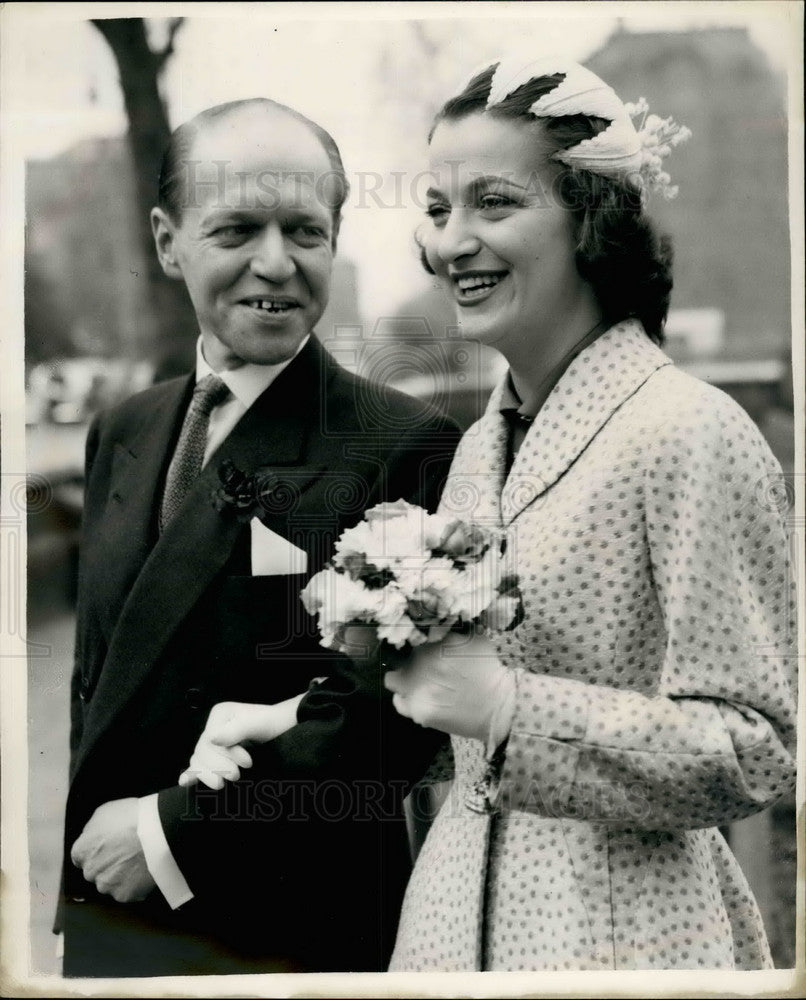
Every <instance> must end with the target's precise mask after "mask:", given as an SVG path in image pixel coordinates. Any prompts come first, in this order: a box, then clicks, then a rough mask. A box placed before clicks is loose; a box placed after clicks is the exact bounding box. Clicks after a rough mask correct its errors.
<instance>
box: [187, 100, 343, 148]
mask: <svg viewBox="0 0 806 1000" xmlns="http://www.w3.org/2000/svg"><path fill="white" fill-rule="evenodd" d="M220 108H221V110H220V111H219V110H217V108H215V107H214V108H208V109H206V110H204V111H200V112H199V113H198V114H197V115H195V116H194V117H193V118H191V119H189V120H188V121H187V122H185V124H184V127H185V128H187V129H188V131H189V132H190V143H189V144H188V152H189V151H190V149H191V148H192V147H193V146H194V145H195V143H196V140H197V139H198V138H199V136H200V135H201V134H202V133H203V132H208V131H209V130H210V129H211V128H214V127H215V126H216V125H223V124H225V123H226V122H227V120H228V119H230V118H233V117H236V116H237V115H238V114H244V113H247V112H249V111H252V110H257V109H260V110H261V111H262V112H263V113H264V114H266V115H267V116H271V115H274V116H275V117H277V118H285V119H287V120H288V121H291V122H294V123H295V124H297V125H299V126H300V128H302V129H304V131H305V132H307V133H308V135H310V136H311V137H312V138H313V139H314V141H315V142H316V144H317V145H318V146H319V147H320V148H321V149H322V151H323V152H324V154H325V156H326V157H327V158H328V161H329V160H330V157H329V155H328V151H327V149H326V148H325V145H324V143H323V142H322V139H321V138H320V137H319V136H318V135H317V134H316V131H315V129H314V128H313V127H312V123H311V122H308V121H303V120H302V118H300V117H298V114H295V113H294V111H293V110H292V109H291V108H288V107H285V106H284V105H282V104H278V103H276V102H275V101H272V100H271V99H270V98H267V97H254V98H247V99H246V100H244V101H243V102H233V103H232V104H231V106H230V105H226V104H225V105H221V106H220Z"/></svg>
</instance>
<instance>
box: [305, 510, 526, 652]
mask: <svg viewBox="0 0 806 1000" xmlns="http://www.w3.org/2000/svg"><path fill="white" fill-rule="evenodd" d="M505 541H506V540H505V538H504V537H503V535H501V534H500V533H497V532H493V531H490V530H488V529H486V528H484V527H482V526H480V525H478V524H474V523H472V522H468V521H462V520H460V519H458V518H456V517H452V516H450V515H446V514H429V513H428V512H427V511H425V510H423V509H422V508H421V507H415V506H413V505H412V504H409V503H406V501H404V500H397V501H396V502H394V503H382V504H379V505H378V506H377V507H373V508H372V509H371V510H368V511H367V512H366V514H365V515H364V519H363V520H362V521H361V522H360V523H359V524H357V525H356V526H355V527H354V528H350V529H348V530H347V531H345V532H344V533H343V534H342V535H341V537H340V538H339V540H338V541H337V542H336V546H335V554H334V556H333V558H332V559H331V561H330V562H329V563H328V565H327V566H326V567H325V569H323V570H322V571H321V572H319V573H317V574H316V575H315V576H314V577H312V579H311V580H310V581H309V582H308V585H307V586H306V587H305V589H304V590H303V592H302V595H301V596H302V601H303V603H304V605H305V608H306V609H307V611H308V612H309V613H310V614H315V615H317V616H318V626H319V632H320V633H321V636H322V639H321V644H322V645H323V646H326V647H328V648H329V649H341V648H343V647H344V645H345V643H344V633H345V629H346V628H347V627H348V626H350V625H355V624H359V623H360V624H365V625H371V626H374V627H375V629H376V630H377V636H378V639H379V640H382V641H386V642H388V643H390V644H391V645H393V646H394V647H395V648H396V649H402V648H403V647H404V646H406V645H407V644H408V646H410V647H412V646H421V645H423V644H424V643H436V642H440V641H441V640H442V639H443V638H444V637H445V635H446V634H447V633H448V632H449V631H451V630H452V629H454V630H456V631H461V630H462V629H465V628H467V627H468V626H472V625H480V626H481V627H482V628H484V629H485V630H486V631H504V630H507V629H512V628H515V626H516V625H518V624H519V623H520V621H521V620H522V618H523V606H522V602H521V596H520V592H519V590H518V580H517V577H516V576H514V575H513V574H512V573H511V572H509V570H508V564H507V560H506V544H505Z"/></svg>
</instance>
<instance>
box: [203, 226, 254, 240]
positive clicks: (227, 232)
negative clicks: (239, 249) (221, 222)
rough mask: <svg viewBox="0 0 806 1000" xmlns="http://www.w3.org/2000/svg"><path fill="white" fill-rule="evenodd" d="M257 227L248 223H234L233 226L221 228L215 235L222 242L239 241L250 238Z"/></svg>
mask: <svg viewBox="0 0 806 1000" xmlns="http://www.w3.org/2000/svg"><path fill="white" fill-rule="evenodd" d="M254 230H255V227H254V226H252V225H249V224H248V223H245V222H244V223H233V224H232V225H231V226H219V227H218V229H216V231H215V233H214V234H213V235H214V236H216V237H217V238H218V239H221V240H239V239H245V238H246V237H247V236H250V235H251V234H252V233H253V232H254Z"/></svg>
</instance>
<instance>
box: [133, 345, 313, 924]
mask: <svg viewBox="0 0 806 1000" xmlns="http://www.w3.org/2000/svg"><path fill="white" fill-rule="evenodd" d="M307 342H308V338H307V337H306V338H305V340H304V341H303V342H302V343H301V344H300V346H299V349H298V351H297V354H299V351H301V350H302V348H303V347H304V346H305V344H306V343H307ZM294 357H296V355H294ZM291 361H293V358H289V359H288V361H283V362H282V363H281V364H279V365H252V364H245V365H242V366H241V367H240V368H233V369H230V370H227V371H220V372H215V373H214V374H216V375H218V377H219V378H220V379H221V380H222V381H223V382H224V383H225V384H226V386H227V388H228V389H229V390H230V393H231V395H230V396H229V397H228V398H227V399H225V400H224V402H223V403H221V404H219V405H218V406H217V407H216V408H215V409H214V410H213V411H212V413H211V414H210V421H209V424H208V426H207V445H206V447H205V450H204V463H205V464H206V463H207V462H208V460H209V459H210V456H211V455H212V454H213V453H214V452H215V450H216V449H217V448H218V446H219V445H220V444H221V443H222V442H223V441H224V439H225V438H226V437H227V435H228V434H229V433H230V432H231V431H232V429H233V428H234V427H235V425H236V424H237V423H238V421H239V420H240V419H241V417H242V416H243V415H244V414H245V413H246V411H247V410H248V409H249V407H250V406H252V404H253V403H254V402H255V401H256V400H257V398H258V397H259V396H261V395H262V394H263V393H264V392H265V391H266V390H267V389H268V388H269V386H270V385H271V384H272V382H273V381H274V380H275V379H276V378H277V376H278V375H279V374H280V372H282V371H283V370H284V369H285V368H287V367H288V365H289V364H290V363H291ZM212 372H213V369H212V368H211V367H210V365H209V364H208V363H207V361H206V360H205V357H204V352H203V349H202V338H201V337H199V339H198V341H197V343H196V381H197V382H199V381H200V380H201V379H203V378H204V377H205V375H209V374H210V373H212ZM177 777H178V775H177ZM137 836H138V837H139V838H140V845H141V847H142V848H143V854H144V856H145V860H146V865H147V867H148V870H149V872H150V873H151V877H152V878H153V879H154V881H155V882H156V883H157V888H158V889H159V890H160V892H161V893H162V894H163V896H164V897H165V899H166V901H167V902H168V905H169V906H170V907H171V909H174V910H175V909H177V908H178V907H180V906H182V905H183V903H187V902H188V901H189V900H191V899H193V892H192V891H191V889H190V886H189V885H188V884H187V881H186V880H185V877H184V875H183V874H182V871H181V869H180V868H179V865H178V864H177V863H176V859H175V858H174V856H173V853H172V851H171V848H170V846H169V844H168V841H167V839H166V837H165V833H164V831H163V829H162V823H161V821H160V817H159V809H158V804H157V793H154V794H153V795H146V796H145V797H144V798H141V799H140V800H139V804H138V816H137Z"/></svg>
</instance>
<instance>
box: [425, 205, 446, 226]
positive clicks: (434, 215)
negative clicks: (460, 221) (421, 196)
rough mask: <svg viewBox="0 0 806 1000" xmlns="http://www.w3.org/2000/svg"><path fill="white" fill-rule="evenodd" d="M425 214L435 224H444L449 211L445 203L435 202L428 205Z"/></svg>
mask: <svg viewBox="0 0 806 1000" xmlns="http://www.w3.org/2000/svg"><path fill="white" fill-rule="evenodd" d="M425 214H426V215H427V216H428V217H429V219H431V221H432V222H433V223H434V225H435V226H444V225H445V223H446V222H447V221H448V216H449V215H450V212H449V210H448V206H447V205H442V204H435V205H429V206H428V208H427V209H426V210H425Z"/></svg>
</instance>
